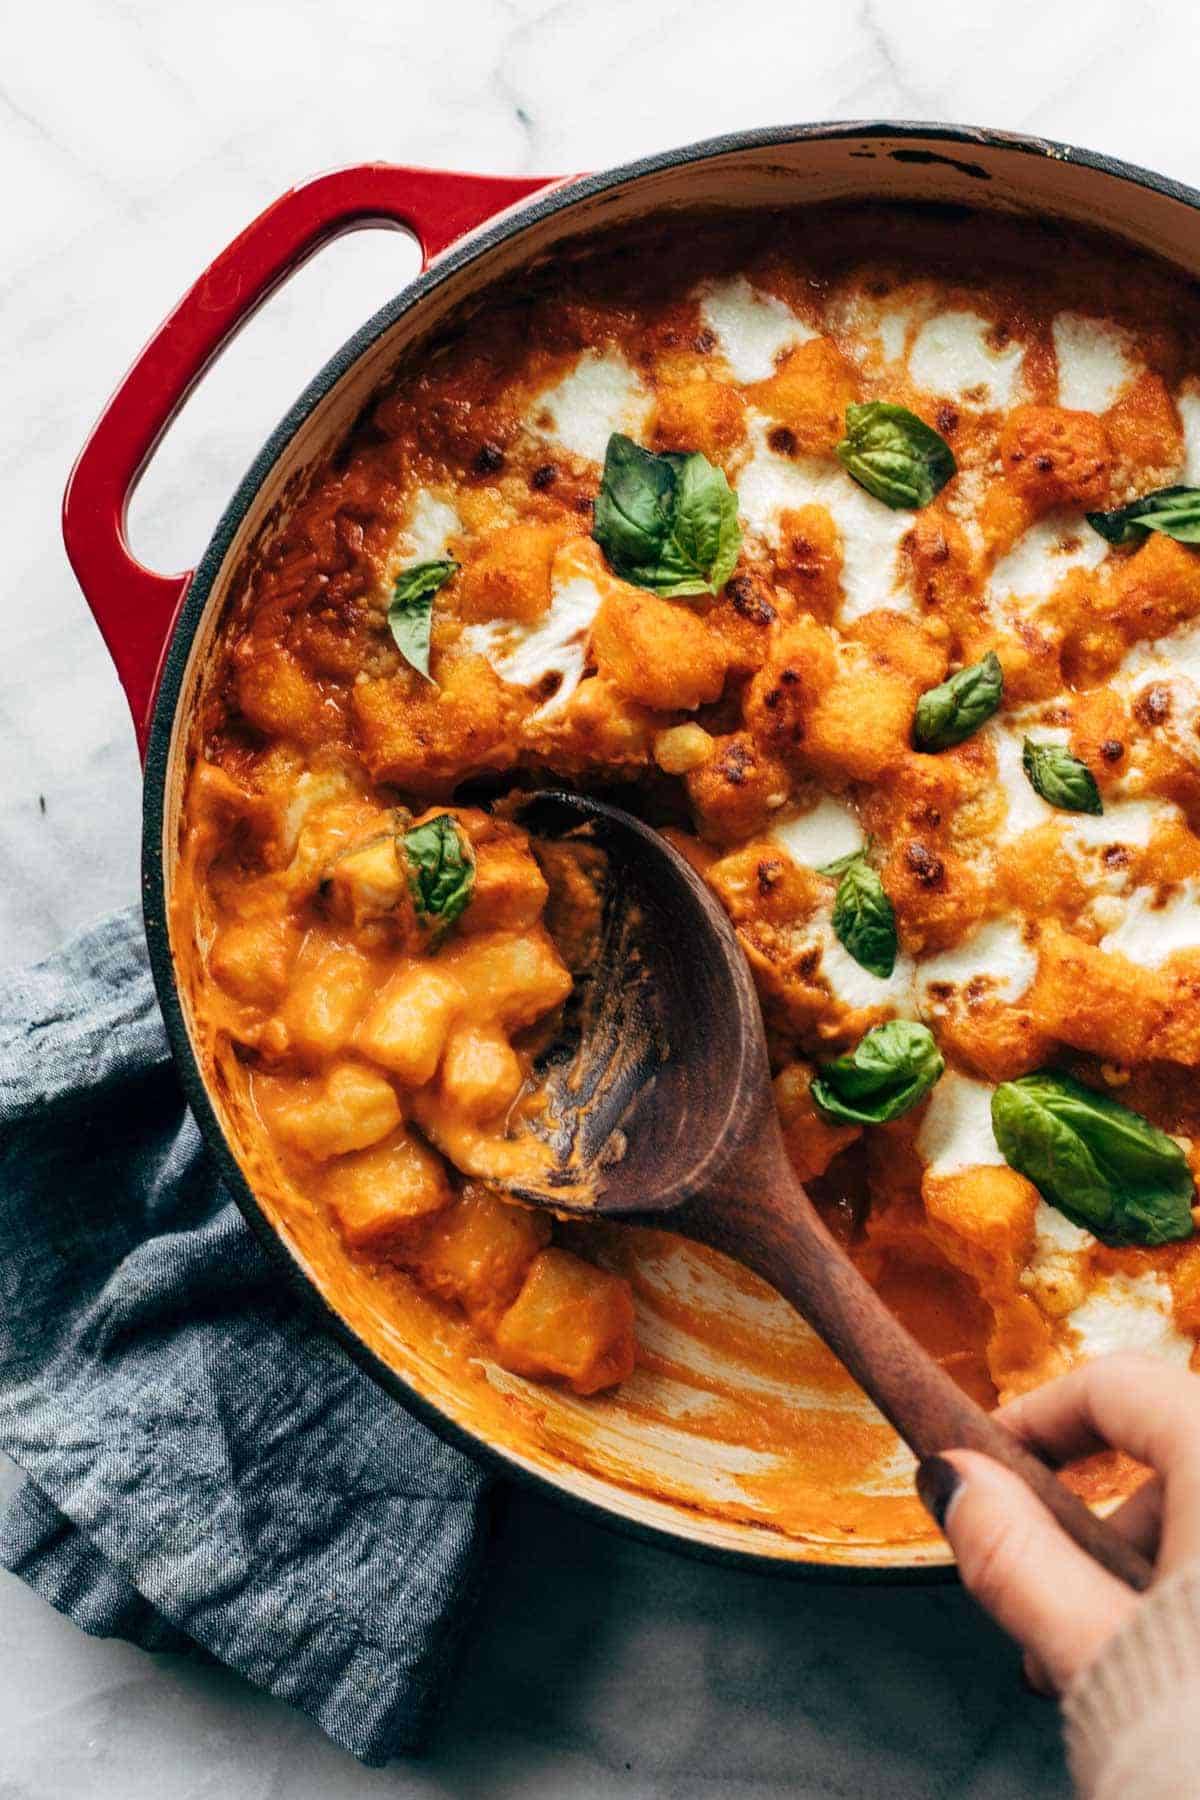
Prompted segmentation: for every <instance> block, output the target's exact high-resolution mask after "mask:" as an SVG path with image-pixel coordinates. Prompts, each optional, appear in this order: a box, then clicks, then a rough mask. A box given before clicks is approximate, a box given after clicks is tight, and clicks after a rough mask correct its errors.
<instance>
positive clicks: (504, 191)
mask: <svg viewBox="0 0 1200 1800" xmlns="http://www.w3.org/2000/svg"><path fill="white" fill-rule="evenodd" d="M548 185H550V183H549V181H548V180H547V179H546V178H538V177H532V176H524V177H506V176H492V175H458V174H453V173H448V172H444V171H441V170H437V169H407V168H401V167H398V166H397V165H395V164H392V163H362V164H359V165H357V166H355V167H353V168H348V169H337V170H335V171H334V172H333V173H331V174H328V175H318V176H316V177H314V179H313V180H312V181H307V182H305V183H304V184H303V185H302V186H300V187H295V188H292V189H290V190H289V191H288V192H287V193H286V194H284V195H282V196H281V198H280V199H278V200H276V201H275V202H274V204H273V205H271V206H269V207H267V209H266V211H265V212H263V213H260V214H259V216H258V218H257V219H255V220H254V221H253V223H252V224H250V225H248V226H247V227H246V229H245V231H243V232H242V234H241V236H240V237H237V238H235V239H234V240H233V242H232V243H231V244H230V245H229V247H228V249H226V250H223V251H222V252H221V254H220V256H218V257H217V259H216V261H215V262H214V263H213V264H212V265H211V266H210V267H209V268H208V269H206V270H205V272H204V274H203V275H202V276H201V277H200V279H199V281H197V282H196V284H195V286H194V287H192V288H190V289H189V290H188V292H187V293H186V294H185V295H184V297H183V299H182V300H181V301H180V302H179V305H178V306H177V307H176V308H175V310H174V312H172V313H171V314H170V315H169V316H168V318H167V319H165V320H164V322H163V324H162V325H160V327H159V329H158V330H157V331H156V332H155V334H154V336H153V337H152V338H151V339H150V342H149V343H148V344H147V345H146V347H145V349H144V350H143V351H142V353H141V355H140V356H139V357H138V358H137V361H136V362H135V363H134V365H133V367H132V368H131V369H130V371H129V373H128V374H127V375H126V377H125V379H124V380H123V381H122V383H121V385H120V386H119V387H118V389H117V391H116V393H115V394H114V395H113V397H112V399H111V400H110V401H109V402H108V405H107V406H106V407H105V409H104V411H103V412H102V413H101V415H100V418H99V420H98V421H97V423H96V426H95V428H94V430H93V431H92V434H91V436H90V437H89V438H88V441H87V443H86V444H85V445H84V447H83V450H82V452H81V453H80V456H79V460H78V461H77V463H76V464H75V467H74V469H73V470H72V473H71V479H70V481H69V483H68V485H67V492H66V496H65V498H64V501H63V538H64V540H65V542H66V547H67V555H68V557H69V558H70V561H71V567H72V568H73V569H74V571H75V574H76V576H77V577H78V580H79V585H80V587H81V588H82V589H83V592H84V595H85V597H86V599H87V602H88V605H89V606H90V607H91V609H92V612H93V614H94V615H95V618H96V622H97V624H98V625H99V627H100V630H101V633H102V634H103V637H104V641H105V643H106V644H107V645H108V648H109V651H110V652H111V654H112V658H113V661H114V662H115V663H116V666H117V672H118V674H119V675H120V678H121V685H122V687H123V688H124V689H125V694H126V698H127V699H128V701H129V708H130V711H131V712H132V714H133V722H134V727H135V729H136V732H137V740H138V749H139V752H140V753H141V754H142V755H143V757H144V755H145V750H146V740H147V737H148V735H149V730H150V717H151V713H152V711H153V708H154V697H155V694H156V692H157V689H158V682H159V675H160V671H161V667H162V659H163V655H164V652H165V650H166V646H167V644H168V642H169V641H170V637H171V630H172V627H173V625H174V623H175V617H176V614H177V613H178V611H179V607H180V605H181V603H182V601H183V597H184V594H185V593H186V592H187V588H188V584H189V582H190V581H191V579H192V571H191V570H188V571H186V572H185V573H183V574H180V575H160V574H157V573H155V572H154V571H153V570H151V569H147V568H146V567H144V565H143V564H142V563H140V562H138V560H137V558H136V557H135V556H134V555H133V552H132V551H131V550H130V548H129V543H128V540H127V538H126V531H125V520H126V513H127V510H128V506H129V497H130V495H131V494H132V492H133V490H134V488H135V486H136V485H137V481H138V478H139V476H140V475H141V473H142V470H143V469H144V468H145V466H146V464H147V463H148V462H149V460H150V458H151V456H152V455H153V454H154V450H155V447H156V446H157V444H158V442H159V440H160V439H161V437H162V435H163V433H164V432H165V431H166V429H167V427H168V425H169V424H170V423H171V420H172V419H173V418H174V417H175V415H176V413H177V412H178V411H179V409H180V407H181V406H182V405H183V403H184V401H185V400H186V399H187V397H188V394H189V393H190V392H191V390H192V388H193V387H194V386H195V384H196V382H197V381H199V379H200V377H201V376H202V375H203V374H204V371H205V370H206V369H207V368H208V366H209V364H210V363H211V362H212V361H213V360H214V358H215V357H217V356H218V355H219V354H220V352H221V351H222V350H223V349H224V348H225V345H226V344H227V343H228V342H229V340H230V339H231V338H232V337H233V336H234V335H235V334H236V333H237V332H238V331H239V330H240V329H241V327H242V326H243V325H244V324H245V323H246V321H247V320H248V319H250V318H251V317H252V316H253V315H254V313H255V312H257V310H258V308H259V307H260V306H261V305H262V304H263V302H264V301H265V300H267V299H268V298H269V296H270V295H271V294H272V293H273V292H274V290H275V289H276V288H277V287H278V286H279V285H280V284H281V283H282V282H284V281H286V280H287V278H288V276H289V275H291V274H292V273H293V272H294V271H295V270H296V269H298V268H299V267H300V265H301V263H303V262H305V261H307V259H308V258H309V257H310V256H311V255H313V253H314V252H315V251H317V250H319V249H320V248H321V247H322V245H324V244H327V243H329V242H330V240H331V239H333V238H335V237H341V236H342V235H343V234H344V233H346V232H348V231H356V230H359V229H361V228H362V227H364V226H368V225H382V226H389V227H391V228H393V229H397V230H402V231H409V232H411V233H412V235H413V236H414V237H415V238H416V240H417V242H418V244H419V245H420V247H421V256H422V263H423V264H428V263H429V262H430V261H431V260H432V259H433V258H434V257H435V256H437V255H438V254H439V253H440V252H441V251H443V250H445V249H446V248H447V247H448V246H449V245H450V244H452V243H453V242H454V241H455V239H456V238H459V237H461V236H462V235H463V234H464V233H465V232H468V231H471V230H473V229H474V228H475V227H476V226H478V225H482V224H483V223H484V222H485V221H486V220H487V219H490V218H491V217H492V216H493V215H494V214H495V213H498V212H502V211H504V209H505V208H506V207H509V206H513V205H514V204H515V203H516V202H517V201H519V200H524V199H526V198H527V197H528V196H529V195H530V194H533V193H536V192H537V191H538V189H539V188H543V187H546V186H548Z"/></svg>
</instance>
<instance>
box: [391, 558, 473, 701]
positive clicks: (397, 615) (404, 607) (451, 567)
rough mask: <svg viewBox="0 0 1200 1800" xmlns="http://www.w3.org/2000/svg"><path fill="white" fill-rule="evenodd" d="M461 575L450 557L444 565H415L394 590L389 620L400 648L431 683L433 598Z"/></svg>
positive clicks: (404, 655)
mask: <svg viewBox="0 0 1200 1800" xmlns="http://www.w3.org/2000/svg"><path fill="white" fill-rule="evenodd" d="M457 574H458V564H457V563H456V562H451V561H450V560H449V558H447V559H446V560H445V561H444V562H419V563H414V564H413V565H412V567H411V569H404V570H402V571H401V573H400V574H399V575H398V576H397V577H396V585H395V587H394V588H393V590H392V603H391V605H390V606H389V607H388V615H387V620H388V625H389V626H390V627H391V633H392V636H393V638H394V639H395V641H396V648H397V650H399V652H400V654H401V656H402V657H403V658H404V660H405V661H406V662H407V663H409V664H411V666H412V667H413V668H414V669H415V670H416V671H417V673H418V675H424V677H425V679H426V680H427V681H429V680H431V679H432V677H431V676H430V673H429V635H430V629H431V627H432V624H433V596H434V595H435V594H436V593H437V592H438V590H439V588H443V587H445V585H446V583H447V582H448V581H449V579H450V577H451V576H452V575H457Z"/></svg>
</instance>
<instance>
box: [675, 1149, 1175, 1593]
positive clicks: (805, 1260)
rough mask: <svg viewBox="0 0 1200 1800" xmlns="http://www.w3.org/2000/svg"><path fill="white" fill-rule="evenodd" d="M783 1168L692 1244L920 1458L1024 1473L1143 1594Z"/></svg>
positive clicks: (1086, 1520)
mask: <svg viewBox="0 0 1200 1800" xmlns="http://www.w3.org/2000/svg"><path fill="white" fill-rule="evenodd" d="M778 1161H779V1165H780V1166H779V1173H778V1179H777V1180H772V1181H771V1184H770V1186H768V1184H767V1182H766V1181H764V1182H763V1183H762V1184H761V1186H760V1185H758V1184H757V1183H756V1184H754V1187H753V1194H752V1198H737V1197H734V1196H731V1195H729V1194H725V1195H723V1196H721V1198H720V1201H719V1203H718V1202H717V1200H716V1197H715V1196H714V1197H713V1199H712V1200H709V1201H706V1202H704V1203H702V1206H701V1208H699V1209H698V1210H697V1214H696V1217H695V1220H694V1227H695V1228H694V1231H693V1235H695V1236H697V1237H700V1238H702V1239H703V1240H704V1241H705V1242H707V1243H709V1244H712V1245H713V1246H714V1248H716V1249H719V1250H724V1251H727V1252H728V1253H729V1254H730V1255H732V1256H735V1257H736V1258H737V1259H738V1260H739V1261H740V1262H743V1263H745V1264H747V1265H748V1266H749V1267H750V1268H752V1269H753V1270H755V1272H756V1273H757V1274H759V1275H761V1276H763V1278H764V1279H765V1280H767V1281H769V1282H770V1283H771V1285H772V1287H774V1288H776V1289H777V1290H778V1292H779V1293H780V1294H782V1295H783V1297H784V1299H785V1300H788V1301H790V1302H791V1304H792V1305H793V1306H794V1307H795V1308H796V1310H797V1312H799V1313H800V1314H801V1315H802V1317H803V1318H805V1319H806V1320H807V1321H808V1323H809V1324H810V1325H811V1326H812V1327H813V1328H814V1330H815V1331H817V1332H818V1333H819V1334H820V1336H821V1337H822V1338H823V1339H824V1340H825V1342H826V1343H827V1344H828V1345H829V1348H830V1349H831V1350H832V1351H833V1352H834V1354H835V1355H836V1356H837V1357H838V1358H839V1360H840V1361H841V1362H842V1363H844V1364H845V1366H846V1368H847V1369H849V1371H850V1373H851V1374H852V1375H853V1376H854V1378H855V1380H856V1381H857V1382H858V1383H859V1385H860V1386H861V1387H863V1388H865V1390H866V1392H867V1393H868V1394H869V1395H870V1396H871V1399H872V1400H873V1401H874V1402H875V1404H876V1406H878V1408H879V1410H880V1411H881V1412H882V1413H883V1414H884V1415H885V1416H886V1417H887V1418H888V1419H890V1420H891V1423H892V1424H893V1425H894V1426H895V1428H896V1430H897V1431H898V1432H899V1433H900V1435H901V1437H902V1438H903V1439H904V1440H905V1442H906V1443H907V1444H908V1445H909V1447H910V1449H911V1450H913V1451H914V1453H915V1454H916V1455H917V1456H918V1457H925V1456H932V1455H935V1454H937V1453H939V1452H941V1451H945V1450H981V1451H983V1453H984V1454H985V1455H987V1456H990V1457H992V1458H993V1459H994V1460H995V1461H996V1462H998V1463H1003V1465H1004V1466H1005V1468H1008V1469H1011V1470H1012V1471H1013V1473H1014V1474H1016V1475H1019V1476H1020V1477H1021V1479H1022V1480H1023V1481H1025V1482H1026V1483H1027V1485H1028V1486H1029V1487H1031V1488H1032V1489H1033V1491H1034V1493H1035V1494H1036V1495H1037V1496H1038V1498H1039V1500H1041V1501H1042V1503H1043V1504H1044V1505H1045V1506H1047V1507H1048V1508H1049V1510H1050V1511H1051V1512H1052V1513H1053V1514H1054V1517H1055V1518H1056V1519H1057V1520H1058V1522H1059V1524H1060V1525H1061V1526H1062V1528H1063V1530H1064V1531H1065V1532H1067V1534H1068V1535H1069V1536H1070V1537H1072V1538H1074V1540H1075V1542H1076V1543H1077V1544H1079V1545H1080V1547H1081V1548H1082V1549H1084V1550H1086V1551H1087V1553H1088V1554H1089V1555H1090V1556H1091V1557H1093V1558H1094V1559H1095V1561H1096V1562H1098V1563H1099V1564H1100V1565H1101V1567H1103V1568H1105V1569H1107V1570H1108V1572H1109V1573H1110V1574H1111V1575H1115V1576H1117V1577H1118V1578H1119V1579H1120V1580H1121V1581H1124V1582H1126V1583H1128V1585H1129V1586H1130V1587H1131V1588H1134V1589H1136V1590H1138V1591H1139V1592H1140V1591H1142V1590H1144V1589H1145V1588H1147V1587H1149V1585H1150V1582H1151V1579H1152V1575H1153V1571H1152V1569H1151V1567H1150V1564H1149V1563H1148V1562H1147V1561H1146V1560H1145V1558H1144V1557H1143V1556H1141V1555H1140V1554H1139V1552H1138V1551H1137V1550H1135V1549H1134V1548H1133V1546H1132V1545H1131V1544H1129V1543H1127V1542H1126V1541H1125V1539H1124V1538H1122V1537H1121V1536H1120V1535H1119V1534H1118V1533H1117V1532H1116V1531H1114V1530H1113V1529H1112V1527H1111V1526H1110V1525H1107V1524H1105V1522H1104V1521H1103V1520H1102V1519H1100V1518H1098V1517H1097V1516H1096V1514H1095V1513H1093V1512H1092V1511H1091V1510H1090V1508H1089V1507H1088V1506H1087V1505H1086V1504H1085V1503H1084V1502H1083V1501H1082V1500H1081V1499H1079V1497H1078V1496H1077V1495H1076V1494H1073V1493H1072V1492H1071V1490H1070V1489H1069V1488H1066V1487H1064V1486H1063V1484H1062V1482H1061V1481H1059V1479H1058V1477H1057V1476H1056V1475H1055V1474H1054V1473H1053V1471H1052V1470H1051V1469H1050V1468H1048V1467H1047V1465H1046V1464H1045V1463H1043V1462H1042V1461H1040V1459H1039V1458H1038V1457H1037V1456H1036V1455H1035V1454H1034V1453H1033V1452H1032V1451H1031V1450H1028V1449H1026V1447H1025V1445H1024V1444H1022V1443H1021V1442H1020V1440H1019V1439H1018V1438H1016V1437H1014V1436H1013V1434H1012V1433H1011V1432H1010V1431H1007V1430H1006V1429H1005V1428H1004V1426H1003V1425H1001V1424H1000V1423H999V1422H998V1421H997V1420H996V1419H994V1418H993V1417H992V1416H991V1415H990V1414H989V1413H987V1412H985V1411H984V1409H983V1408H982V1407H981V1406H979V1405H978V1404H977V1403H976V1402H975V1401H974V1400H972V1399H970V1398H969V1397H968V1396H967V1395H966V1394H964V1393H963V1391H962V1389H961V1388H960V1387H959V1386H958V1385H957V1384H956V1383H955V1382H954V1381H953V1380H951V1378H950V1376H949V1375H947V1373H946V1371H945V1370H944V1369H943V1368H942V1367H941V1366H940V1365H939V1364H938V1363H936V1362H935V1361H934V1360H933V1358H932V1356H930V1355H929V1353H928V1351H926V1350H924V1349H922V1347H921V1345H920V1344H918V1343H917V1341H916V1339H915V1338H914V1337H913V1336H912V1335H911V1334H910V1333H909V1332H908V1331H906V1330H905V1328H904V1326H903V1325H901V1324H900V1322H899V1320H898V1319H896V1318H895V1317H894V1316H893V1314H892V1313H890V1312H889V1311H888V1309H887V1307H886V1306H885V1305H884V1303H883V1301H882V1300H880V1298H879V1296H878V1295H877V1294H876V1292H875V1290H874V1288H872V1287H871V1285H870V1283H869V1282H867V1281H866V1280H865V1279H864V1277H863V1276H862V1275H860V1274H859V1272H858V1270H857V1269H856V1268H855V1266H854V1264H853V1263H852V1262H851V1261H850V1259H849V1257H848V1256H847V1255H846V1253H845V1251H844V1250H843V1249H842V1248H841V1246H840V1245H839V1244H838V1243H837V1242H836V1241H835V1240H834V1238H833V1237H832V1236H831V1235H830V1233H829V1232H828V1231H827V1230H826V1228H825V1226H824V1225H823V1223H822V1222H821V1219H820V1217H819V1215H818V1214H817V1212H816V1210H815V1208H814V1207H813V1204H812V1202H811V1201H810V1200H809V1198H808V1196H807V1194H806V1193H805V1192H804V1189H803V1188H802V1187H801V1186H800V1183H799V1182H798V1181H797V1180H796V1178H795V1176H794V1175H793V1174H792V1171H791V1166H790V1164H789V1163H788V1162H787V1159H786V1155H785V1153H784V1151H783V1147H782V1145H780V1147H779V1159H778ZM771 1173H772V1176H773V1175H774V1170H772V1171H771ZM742 1193H743V1194H744V1193H745V1190H744V1189H743V1190H742ZM693 1204H694V1203H693ZM680 1223H682V1221H679V1222H677V1223H676V1225H675V1229H679V1225H680ZM692 1225H693V1220H691V1219H689V1222H688V1226H689V1227H691V1226H692ZM686 1228H688V1227H685V1229H686Z"/></svg>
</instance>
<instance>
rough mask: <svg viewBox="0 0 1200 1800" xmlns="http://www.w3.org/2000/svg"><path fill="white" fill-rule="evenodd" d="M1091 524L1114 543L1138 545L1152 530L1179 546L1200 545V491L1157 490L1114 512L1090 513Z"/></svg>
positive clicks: (1182, 488)
mask: <svg viewBox="0 0 1200 1800" xmlns="http://www.w3.org/2000/svg"><path fill="white" fill-rule="evenodd" d="M1086 516H1087V522H1088V524H1089V525H1090V526H1091V528H1092V530H1093V531H1098V532H1099V533H1100V536H1101V537H1102V538H1104V539H1105V540H1106V541H1107V542H1108V543H1110V544H1138V543H1140V542H1141V541H1142V539H1143V538H1144V537H1145V536H1146V535H1147V533H1148V532H1151V531H1161V532H1162V534H1163V536H1164V537H1169V538H1174V539H1175V541H1176V543H1178V544H1200V488H1194V487H1165V488H1155V489H1154V491H1153V493H1150V494H1143V495H1142V497H1141V499H1140V500H1131V501H1130V502H1129V505H1128V506H1117V507H1114V509H1113V510H1112V512H1090V513H1088V514H1087V515H1086Z"/></svg>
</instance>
